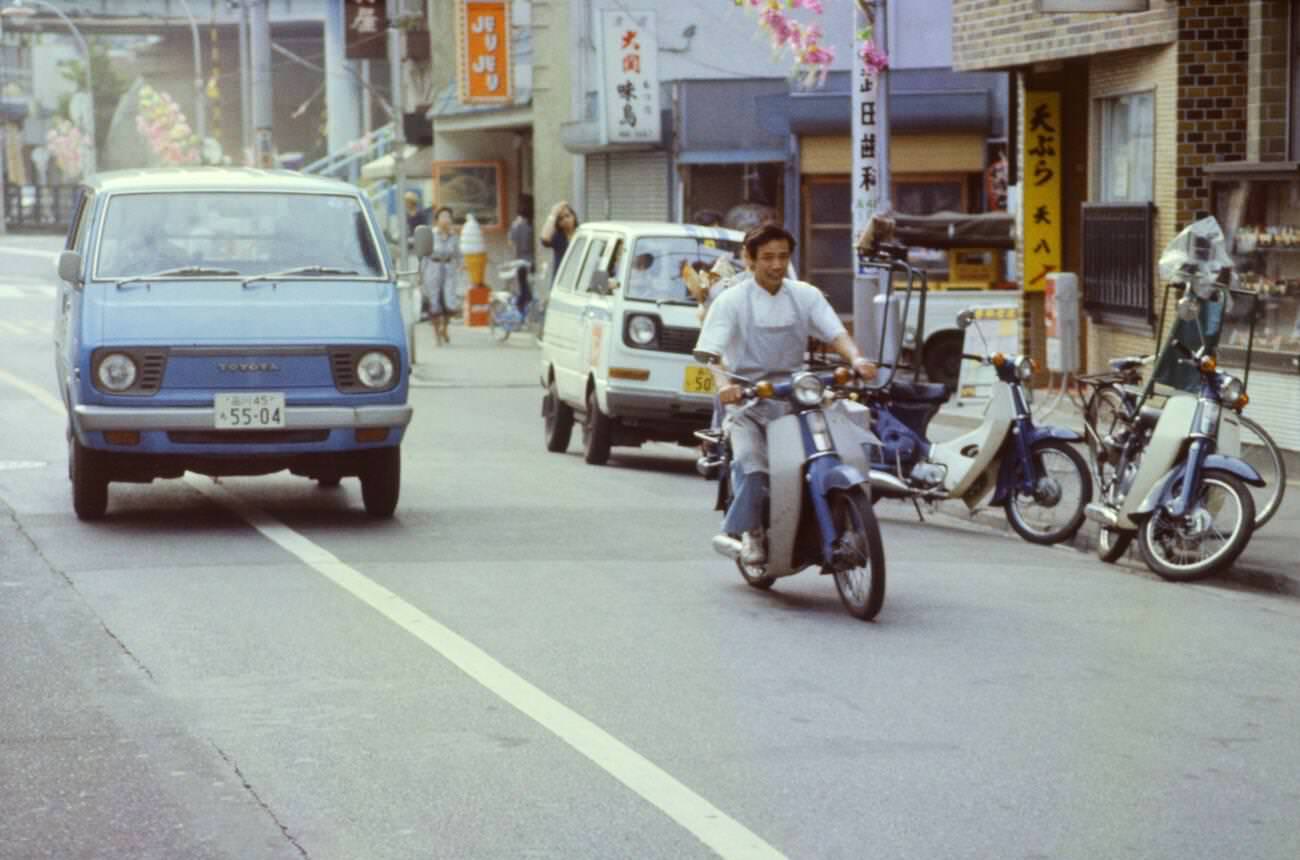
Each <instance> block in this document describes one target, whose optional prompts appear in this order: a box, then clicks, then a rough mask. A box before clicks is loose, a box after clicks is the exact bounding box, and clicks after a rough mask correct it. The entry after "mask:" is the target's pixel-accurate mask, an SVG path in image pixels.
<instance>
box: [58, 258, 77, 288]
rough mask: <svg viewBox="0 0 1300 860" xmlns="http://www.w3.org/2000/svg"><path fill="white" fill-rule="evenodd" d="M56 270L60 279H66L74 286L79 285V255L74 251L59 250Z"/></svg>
mask: <svg viewBox="0 0 1300 860" xmlns="http://www.w3.org/2000/svg"><path fill="white" fill-rule="evenodd" d="M58 271H59V278H60V279H62V280H64V281H67V282H68V283H69V284H72V285H73V286H74V287H80V286H81V255H80V254H78V253H77V252H76V251H61V252H59V262H58Z"/></svg>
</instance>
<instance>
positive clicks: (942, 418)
mask: <svg viewBox="0 0 1300 860" xmlns="http://www.w3.org/2000/svg"><path fill="white" fill-rule="evenodd" d="M932 423H940V424H947V425H948V426H949V427H955V428H960V429H963V430H969V429H972V428H974V427H978V426H979V425H980V421H979V419H975V418H972V417H970V416H965V415H952V414H944V413H943V412H942V411H941V412H940V413H939V414H938V415H936V416H935V417H934V419H933V421H932ZM1289 467H1290V464H1289V463H1288V469H1289ZM1288 474H1289V472H1288ZM941 505H942V506H941V507H939V508H937V509H935V510H934V511H932V512H927V513H926V516H927V517H929V516H935V517H943V518H945V519H949V520H955V521H957V522H962V523H969V524H973V525H978V526H981V527H983V528H986V529H989V530H990V531H999V532H1003V533H1006V534H1010V535H1015V536H1017V537H1018V535H1016V533H1015V532H1014V531H1013V530H1012V528H1011V524H1010V523H1009V522H1007V518H1006V515H1005V514H1003V513H1002V511H1001V509H999V508H981V509H979V510H978V511H975V512H974V513H973V514H971V513H966V512H965V505H964V504H962V503H961V502H960V501H950V502H943V503H941ZM949 505H959V506H960V508H959V509H958V510H951V509H950V508H949ZM1266 528H1267V526H1266ZM1095 531H1096V529H1095V527H1092V526H1091V525H1090V524H1089V523H1087V522H1085V523H1084V525H1083V527H1081V528H1080V529H1079V531H1078V532H1076V533H1075V535H1074V537H1073V538H1071V539H1070V540H1068V541H1065V542H1063V543H1060V544H1058V546H1061V547H1066V548H1069V549H1073V550H1075V551H1076V552H1079V553H1088V554H1091V553H1092V552H1093V551H1094V550H1095V549H1096V538H1095ZM1246 550H1247V552H1249V550H1250V548H1249V546H1247V548H1246ZM1134 559H1136V561H1137V563H1138V565H1140V566H1137V567H1132V568H1130V567H1129V566H1128V565H1126V564H1124V562H1125V561H1130V560H1134ZM1097 563H1098V564H1102V562H1101V561H1100V560H1099V561H1098V562H1097ZM1111 566H1112V567H1116V568H1119V569H1121V570H1127V571H1128V572H1130V573H1144V574H1145V573H1149V571H1148V570H1147V568H1146V566H1145V565H1142V564H1141V559H1140V554H1139V553H1138V550H1137V547H1136V545H1134V546H1132V547H1130V548H1129V550H1128V552H1126V553H1125V554H1124V557H1123V558H1122V559H1120V561H1119V562H1118V563H1117V564H1115V565H1111ZM1151 575H1152V576H1154V574H1151ZM1205 582H1206V583H1218V584H1222V585H1240V586H1245V587H1247V588H1250V589H1253V590H1257V591H1266V592H1270V593H1273V594H1285V595H1287V596H1291V597H1300V577H1297V576H1288V575H1286V574H1283V573H1272V572H1270V571H1267V570H1263V569H1260V568H1258V567H1252V566H1251V562H1250V561H1249V560H1239V561H1238V562H1237V563H1236V564H1235V565H1234V566H1233V567H1232V568H1231V569H1230V570H1229V571H1228V572H1227V573H1225V574H1220V575H1218V576H1215V577H1211V578H1210V579H1207V580H1205Z"/></svg>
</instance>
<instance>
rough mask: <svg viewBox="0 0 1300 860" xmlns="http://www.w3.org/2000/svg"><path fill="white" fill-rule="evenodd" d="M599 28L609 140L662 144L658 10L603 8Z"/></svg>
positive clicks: (607, 135)
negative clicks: (657, 31) (656, 15)
mask: <svg viewBox="0 0 1300 860" xmlns="http://www.w3.org/2000/svg"><path fill="white" fill-rule="evenodd" d="M600 32H601V37H600V54H601V70H602V72H603V74H602V75H601V82H602V86H603V87H604V94H603V101H604V109H605V137H606V142H607V143H645V144H656V143H658V142H659V140H660V134H661V132H660V122H659V67H658V55H659V42H658V39H657V38H656V36H655V13H654V12H650V11H627V10H622V9H606V10H603V11H602V12H601V28H600Z"/></svg>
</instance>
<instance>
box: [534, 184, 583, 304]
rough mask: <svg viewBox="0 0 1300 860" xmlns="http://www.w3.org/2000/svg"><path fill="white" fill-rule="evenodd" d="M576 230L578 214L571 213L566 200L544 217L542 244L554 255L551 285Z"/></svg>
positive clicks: (571, 209)
mask: <svg viewBox="0 0 1300 860" xmlns="http://www.w3.org/2000/svg"><path fill="white" fill-rule="evenodd" d="M577 229H578V213H577V212H574V211H573V207H572V206H570V205H569V203H568V201H567V200H561V201H560V202H559V203H556V204H555V205H554V206H552V207H551V214H549V215H547V216H546V223H545V224H543V225H542V244H543V245H545V246H546V247H548V248H550V249H551V251H552V252H553V255H554V261H553V262H552V263H551V283H552V284H554V283H555V276H556V274H558V273H559V271H560V261H562V260H563V259H564V252H565V251H567V250H569V240H570V239H572V238H573V234H574V231H576V230H577Z"/></svg>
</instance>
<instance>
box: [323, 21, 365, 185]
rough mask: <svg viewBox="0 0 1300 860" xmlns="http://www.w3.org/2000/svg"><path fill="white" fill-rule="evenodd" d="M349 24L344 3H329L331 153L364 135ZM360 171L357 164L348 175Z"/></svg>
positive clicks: (327, 95) (327, 65) (327, 71)
mask: <svg viewBox="0 0 1300 860" xmlns="http://www.w3.org/2000/svg"><path fill="white" fill-rule="evenodd" d="M346 26H347V23H346V21H345V20H344V15H343V4H342V3H331V4H329V6H328V7H327V8H326V10H325V114H326V116H327V118H328V121H329V128H328V134H327V139H328V143H327V145H326V150H327V151H328V152H329V153H330V154H333V153H337V152H342V151H343V150H344V149H345V148H346V147H347V146H348V144H350V143H352V142H353V141H354V140H356V139H357V138H358V137H360V136H361V135H360V125H361V122H360V117H358V116H357V101H358V97H357V89H358V87H357V79H356V75H355V73H354V72H353V71H351V69H350V68H349V66H350V64H351V63H352V61H351V60H348V59H347V31H346ZM358 174H359V168H358V167H357V166H356V165H355V164H354V165H353V167H352V170H351V173H350V175H349V177H348V178H349V179H350V180H351V181H352V182H356V181H357V179H358Z"/></svg>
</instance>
